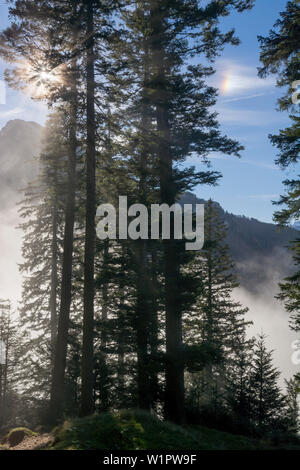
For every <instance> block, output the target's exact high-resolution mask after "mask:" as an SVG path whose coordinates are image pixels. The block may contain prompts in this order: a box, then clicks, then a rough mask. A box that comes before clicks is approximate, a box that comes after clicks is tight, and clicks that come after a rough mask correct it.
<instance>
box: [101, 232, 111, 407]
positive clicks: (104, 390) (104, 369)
mask: <svg viewBox="0 0 300 470" xmlns="http://www.w3.org/2000/svg"><path fill="white" fill-rule="evenodd" d="M108 250H109V241H108V240H105V241H104V253H103V268H104V270H103V287H102V312H101V333H100V348H101V356H100V379H99V391H100V411H107V410H108V408H109V399H108V398H109V396H108V386H109V384H108V365H107V353H106V349H107V320H108V279H107V268H108V266H107V264H108Z"/></svg>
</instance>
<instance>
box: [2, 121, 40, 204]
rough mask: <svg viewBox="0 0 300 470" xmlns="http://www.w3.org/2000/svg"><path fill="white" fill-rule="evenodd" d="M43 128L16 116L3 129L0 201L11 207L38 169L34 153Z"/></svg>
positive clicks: (36, 151)
mask: <svg viewBox="0 0 300 470" xmlns="http://www.w3.org/2000/svg"><path fill="white" fill-rule="evenodd" d="M42 130H43V128H42V127H41V126H40V125H39V124H37V123H35V122H27V121H22V120H20V119H16V120H13V121H9V122H8V123H7V124H6V126H5V127H3V128H2V129H1V131H0V164H1V171H0V188H1V190H0V204H1V210H4V209H9V208H11V207H13V206H14V205H15V203H16V202H17V201H19V200H20V199H21V198H22V195H21V194H20V193H19V191H20V190H22V189H24V188H25V187H26V185H27V184H28V182H29V181H31V180H32V179H33V178H34V177H35V176H36V175H37V173H38V169H37V164H36V162H35V161H34V158H33V157H34V156H38V155H39V152H40V144H41V137H42Z"/></svg>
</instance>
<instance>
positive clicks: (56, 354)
mask: <svg viewBox="0 0 300 470" xmlns="http://www.w3.org/2000/svg"><path fill="white" fill-rule="evenodd" d="M253 4H254V1H251V0H241V1H238V2H237V1H235V0H225V1H209V2H197V1H195V2H193V1H192V2H190V1H186V0H178V1H175V2H174V1H172V2H170V1H168V0H148V1H147V0H146V1H136V2H133V3H129V2H128V3H127V2H126V1H125V2H124V3H122V2H118V1H115V0H112V1H111V2H102V1H98V0H88V1H84V2H82V1H77V0H76V1H74V0H73V1H65V2H61V1H49V2H44V1H42V0H41V1H39V0H38V1H32V0H26V1H23V2H22V5H21V4H20V2H11V9H10V13H11V21H12V24H11V26H10V27H9V28H7V29H6V30H5V31H2V33H1V35H0V56H1V57H2V59H4V60H5V61H6V62H7V63H8V64H9V68H8V70H7V72H6V81H7V84H8V85H9V86H11V87H13V88H16V89H20V90H23V91H24V92H27V93H30V94H31V96H33V97H34V98H35V99H37V100H43V101H44V102H46V103H47V104H48V105H49V117H48V121H47V123H46V126H45V129H44V131H43V138H42V145H41V148H38V146H37V152H36V157H37V159H38V165H37V167H38V168H39V171H38V175H33V176H35V177H34V178H32V179H31V181H30V183H29V184H28V186H27V189H26V191H25V196H24V199H23V201H22V202H21V203H20V206H19V207H20V216H21V218H22V222H21V226H20V228H21V230H22V231H23V233H24V239H23V246H22V256H23V261H22V264H21V266H20V271H21V273H22V276H23V291H22V300H21V304H20V307H19V309H18V316H17V319H14V316H13V315H11V308H10V306H9V305H8V304H7V303H5V302H3V303H2V305H1V307H0V315H1V323H0V328H1V329H0V338H1V339H2V341H3V342H4V343H5V348H6V349H5V350H6V361H5V364H4V365H3V366H2V367H1V375H0V410H1V411H0V426H1V427H2V428H3V429H4V428H8V427H10V426H12V425H14V424H18V423H20V422H22V423H25V424H28V425H36V424H38V423H50V424H56V423H58V422H61V421H62V420H63V419H64V418H65V417H73V416H78V415H80V416H89V415H91V414H93V413H94V412H97V413H100V412H103V411H108V410H120V409H124V408H134V407H138V408H141V409H143V410H147V411H149V412H152V413H155V414H157V415H158V416H159V417H160V418H161V419H166V420H170V421H173V422H175V423H177V424H180V425H182V424H184V423H188V424H199V423H201V424H205V425H207V426H210V427H216V428H219V429H226V430H228V431H231V432H235V433H241V434H248V435H252V436H256V437H259V436H262V435H264V434H266V433H267V434H268V433H269V434H272V433H277V432H278V433H285V434H287V435H294V434H295V433H296V432H297V426H298V411H299V410H298V404H297V394H298V381H297V377H296V378H291V379H290V380H289V381H287V382H286V384H285V389H281V388H280V387H279V383H278V380H279V376H280V372H279V370H278V369H277V368H276V367H275V366H274V363H273V353H272V351H270V350H269V349H268V347H267V345H266V338H265V336H264V335H263V334H260V335H259V336H258V337H256V338H253V337H252V335H251V334H250V333H249V331H250V328H251V321H250V320H249V317H248V315H247V312H248V308H247V306H246V305H245V306H244V305H243V304H242V303H240V302H239V301H238V300H237V297H239V296H241V291H240V290H237V289H238V288H239V281H238V278H237V275H236V268H235V265H234V261H233V257H232V253H231V251H232V250H230V249H229V246H228V244H227V234H228V232H229V230H230V227H228V224H227V223H226V220H225V218H224V214H222V212H221V211H220V207H219V205H218V204H216V203H215V202H213V201H211V200H210V201H206V202H205V215H204V244H203V246H202V241H203V240H202V239H203V236H202V235H203V234H202V233H201V235H199V238H198V235H197V241H198V242H199V243H200V244H201V247H202V249H201V250H186V249H185V248H186V247H185V240H184V239H182V240H181V239H176V236H175V235H176V233H175V228H174V224H172V223H171V224H170V236H169V237H164V236H163V235H164V234H163V231H162V230H161V229H160V230H159V232H158V237H155V238H154V239H147V238H146V237H145V238H144V239H143V238H138V237H136V238H137V239H136V240H132V239H130V238H129V239H122V238H120V237H119V238H116V239H109V238H106V237H104V236H103V237H100V238H105V239H99V238H97V237H96V209H97V207H98V206H102V207H108V206H107V205H110V207H117V206H118V203H119V196H120V195H123V196H124V197H126V198H127V201H128V205H129V206H132V205H133V204H139V205H143V207H145V208H146V209H147V210H148V211H149V212H150V208H151V206H152V205H156V206H159V205H164V206H165V207H169V208H170V207H172V206H173V205H174V204H175V203H176V202H178V200H180V198H182V197H184V195H186V194H187V192H189V191H191V190H193V188H195V187H198V188H201V185H212V186H214V185H216V184H217V183H218V182H219V180H220V178H221V174H220V173H218V172H215V171H213V170H212V169H211V168H210V166H209V155H210V154H211V153H212V152H219V153H222V154H226V155H235V156H237V157H238V156H240V155H241V153H242V150H243V147H242V146H241V145H240V144H239V143H238V142H236V141H235V140H233V139H232V138H230V137H228V136H226V135H222V133H221V131H220V127H219V123H218V117H217V115H216V114H215V113H214V111H213V106H214V105H215V103H216V100H217V90H215V89H214V88H212V87H210V86H208V84H207V80H208V79H209V77H210V76H211V75H212V74H213V73H214V59H215V58H216V57H217V55H218V54H221V53H222V50H223V48H224V47H225V45H232V46H234V45H238V43H239V41H238V38H236V37H235V34H234V31H227V32H223V28H222V27H221V25H220V21H221V20H222V18H223V17H225V16H227V15H228V14H230V13H231V12H234V11H238V12H240V13H242V12H243V11H244V10H249V9H251V8H252V6H253ZM288 8H290V9H291V11H289V14H290V15H291V16H292V17H294V16H296V17H297V18H299V7H298V6H297V5H296V3H295V2H288ZM293 15H294V16H293ZM295 21H296V20H295ZM297 21H298V20H297ZM297 25H298V26H297V28H298V29H297V31H298V30H299V23H298V22H297ZM278 28H279V29H280V25H279V26H278ZM278 34H279V33H278ZM297 34H298V33H297ZM268 41H270V42H272V35H271V36H270V38H265V39H264V38H261V43H262V64H263V66H262V70H261V71H260V73H261V74H262V75H263V74H265V75H266V74H268V73H273V72H274V67H275V65H276V64H275V65H274V63H272V62H271V60H272V58H270V52H269V48H270V45H269V43H268ZM291 55H293V50H292V52H291ZM284 60H286V58H284V59H282V61H284ZM266 62H268V63H267V65H266ZM282 63H283V62H282ZM289 83H291V82H289ZM297 119H298V118H297ZM297 122H298V121H297ZM276 139H277V140H276ZM282 139H284V136H281V137H277V138H276V137H273V141H274V142H275V143H276V142H277V144H278V146H279V148H280V145H281V146H282V147H283V151H284V150H285V149H286V147H285V144H284V143H282ZM191 155H193V156H196V155H197V156H198V158H199V162H200V163H201V170H200V171H196V169H195V168H194V167H188V166H186V165H184V162H185V161H186V159H187V158H188V157H189V156H191ZM289 158H290V159H292V160H293V161H294V160H295V159H296V157H295V158H294V157H291V156H290V154H289ZM281 163H282V162H281ZM37 167H35V168H37ZM291 184H292V187H294V186H293V184H294V183H291ZM295 197H296V196H295ZM282 202H283V203H289V201H288V200H286V199H285V200H283V201H282ZM98 215H99V214H98ZM102 215H104V214H102ZM132 215H133V216H134V214H132ZM173 218H174V217H173V216H172V217H171V221H173V222H174V220H173ZM277 219H278V220H279V219H280V220H279V222H280V223H282V224H283V225H284V223H287V220H285V221H283V218H282V217H281V216H280V214H278V215H277ZM176 227H177V229H178V228H179V225H178V226H176ZM180 228H182V227H180ZM274 236H275V235H274ZM187 238H188V237H187ZM297 243H298V242H297ZM297 249H299V247H298V245H297ZM297 256H298V252H297V251H296V257H297ZM297 260H298V258H297ZM262 268H263V267H262ZM281 281H282V280H281ZM289 283H290V284H293V286H292V287H293V289H294V290H293V292H294V291H295V289H296V290H297V289H298V284H297V282H296V284H297V287H296V288H295V286H294V284H295V282H294V280H293V279H292V280H290V281H289ZM290 284H288V285H290ZM281 289H283V297H282V300H284V301H285V302H286V303H288V306H287V309H288V311H289V312H290V313H291V321H292V326H293V328H294V329H295V330H296V331H298V330H299V317H298V313H297V312H299V310H297V308H296V307H295V306H294V304H293V303H292V306H291V304H290V303H289V299H290V297H289V296H290V295H291V289H292V288H290V289H289V288H288V287H286V288H285V287H284V286H283V285H282V286H281ZM236 292H239V294H238V295H236ZM297 292H298V291H297ZM296 301H297V302H298V297H297V296H296ZM297 306H298V303H297ZM295 312H296V313H295ZM287 321H288V320H287Z"/></svg>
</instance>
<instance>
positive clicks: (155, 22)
mask: <svg viewBox="0 0 300 470" xmlns="http://www.w3.org/2000/svg"><path fill="white" fill-rule="evenodd" d="M164 18H165V13H164V12H163V11H162V9H161V3H160V1H159V0H153V2H151V23H152V41H151V43H152V54H153V66H154V76H153V86H154V87H155V93H154V104H155V109H156V121H157V133H158V149H157V152H158V160H159V172H160V198H161V203H166V204H168V205H169V206H172V205H173V204H174V203H175V201H176V189H175V184H174V176H173V158H172V150H171V134H170V124H169V103H168V83H167V80H168V79H167V75H166V69H167V66H168V65H167V57H166V51H165V47H164V43H165V24H164ZM171 227H174V224H173V221H172V218H171ZM163 251H164V276H165V310H166V390H165V417H166V419H169V420H171V421H174V422H176V423H179V424H181V423H183V421H184V365H183V361H182V313H181V307H180V296H179V292H180V283H179V270H180V266H179V262H178V253H177V249H176V242H175V240H174V237H173V233H172V230H171V237H170V240H163Z"/></svg>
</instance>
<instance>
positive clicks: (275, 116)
mask: <svg viewBox="0 0 300 470" xmlns="http://www.w3.org/2000/svg"><path fill="white" fill-rule="evenodd" d="M216 111H217V112H218V113H219V116H218V120H219V122H220V123H222V124H231V125H237V126H256V127H262V126H266V125H270V124H279V125H281V124H282V123H283V116H282V115H280V113H276V112H268V111H256V110H255V111H254V110H252V109H232V108H227V107H219V106H218V107H217V109H216Z"/></svg>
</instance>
